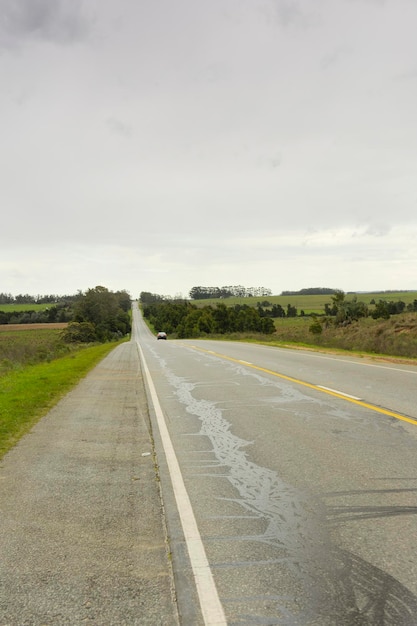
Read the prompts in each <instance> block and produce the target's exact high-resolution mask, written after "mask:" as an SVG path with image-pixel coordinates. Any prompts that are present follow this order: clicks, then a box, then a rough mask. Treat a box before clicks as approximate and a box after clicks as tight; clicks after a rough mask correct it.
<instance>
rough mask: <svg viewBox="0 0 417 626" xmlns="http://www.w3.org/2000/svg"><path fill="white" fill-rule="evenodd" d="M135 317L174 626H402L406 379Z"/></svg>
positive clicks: (375, 365)
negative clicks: (179, 625) (174, 331)
mask: <svg viewBox="0 0 417 626" xmlns="http://www.w3.org/2000/svg"><path fill="white" fill-rule="evenodd" d="M134 320H135V322H134V323H135V336H136V338H137V341H138V344H139V345H140V351H141V358H142V360H143V367H144V372H145V377H146V379H147V389H148V396H149V399H150V409H151V416H152V420H153V430H154V437H155V444H156V450H157V456H158V462H159V465H160V472H161V482H162V488H163V494H164V502H165V509H166V513H167V518H168V530H169V535H170V545H171V550H172V553H173V566H174V575H175V577H176V588H177V594H178V600H179V611H180V618H181V620H182V622H183V623H184V624H193V625H194V624H226V623H227V624H248V625H249V624H280V625H286V626H293V625H308V626H313V625H314V626H335V625H337V626H344V625H346V626H353V625H367V626H388V625H389V626H412V625H416V624H417V556H416V551H415V545H416V540H417V454H416V452H417V402H416V400H417V397H416V389H417V368H416V367H415V366H412V365H407V364H393V363H389V362H380V361H375V360H371V359H361V358H349V357H342V356H334V355H333V356H332V355H325V354H318V353H315V352H308V351H296V350H284V349H277V348H271V347H265V346H256V345H248V344H238V343H232V342H215V341H197V340H188V341H184V340H175V341H174V340H172V341H171V340H170V339H169V337H168V341H162V340H161V341H157V340H156V339H155V337H153V336H152V335H151V334H150V333H149V331H148V329H147V328H146V326H145V324H144V322H143V320H141V318H140V316H139V315H138V313H137V311H136V310H135V313H134ZM158 330H165V329H158Z"/></svg>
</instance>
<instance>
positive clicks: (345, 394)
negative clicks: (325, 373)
mask: <svg viewBox="0 0 417 626" xmlns="http://www.w3.org/2000/svg"><path fill="white" fill-rule="evenodd" d="M317 387H318V388H319V389H324V390H325V391H332V392H333V393H337V394H338V395H339V396H344V397H345V398H351V399H352V400H362V398H357V397H356V396H351V395H350V394H348V393H343V391H339V390H338V389H332V388H331V387H324V385H317Z"/></svg>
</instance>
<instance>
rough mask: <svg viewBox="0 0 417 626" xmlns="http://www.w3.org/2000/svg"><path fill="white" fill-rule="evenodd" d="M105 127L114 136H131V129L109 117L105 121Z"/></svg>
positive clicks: (127, 125)
mask: <svg viewBox="0 0 417 626" xmlns="http://www.w3.org/2000/svg"><path fill="white" fill-rule="evenodd" d="M106 125H107V128H109V130H111V132H112V133H115V134H116V135H120V136H121V137H126V138H130V137H132V135H133V129H132V127H131V126H129V124H125V123H124V122H122V121H121V120H118V119H116V118H115V117H109V118H108V119H107V120H106Z"/></svg>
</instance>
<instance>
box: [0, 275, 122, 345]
mask: <svg viewBox="0 0 417 626" xmlns="http://www.w3.org/2000/svg"><path fill="white" fill-rule="evenodd" d="M14 303H17V302H16V299H15V300H14ZM8 304H10V303H8ZM24 304H28V302H27V301H26V302H25V303H24ZM29 304H30V302H29ZM37 304H39V302H37ZM130 307H131V298H130V295H129V293H128V292H127V291H116V292H113V291H110V290H109V289H107V288H106V287H102V286H100V285H99V286H97V287H94V288H93V289H88V290H87V291H86V292H81V291H80V292H79V293H78V294H77V295H76V296H74V297H70V298H68V299H67V298H65V299H64V300H63V301H62V302H60V303H58V304H54V305H53V306H50V307H45V308H44V309H42V310H29V311H0V324H34V323H51V322H68V326H67V327H66V328H65V329H64V330H63V332H62V338H63V340H64V341H66V342H68V343H77V342H104V341H114V340H117V339H119V338H121V337H124V336H125V335H126V334H128V333H130V330H131V318H130Z"/></svg>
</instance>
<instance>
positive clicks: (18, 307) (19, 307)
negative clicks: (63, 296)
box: [0, 302, 55, 313]
mask: <svg viewBox="0 0 417 626" xmlns="http://www.w3.org/2000/svg"><path fill="white" fill-rule="evenodd" d="M52 306H55V304H54V303H53V302H50V303H45V304H0V311H4V313H7V312H13V313H14V312H15V311H16V312H20V311H45V310H46V309H49V308H51V307H52Z"/></svg>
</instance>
